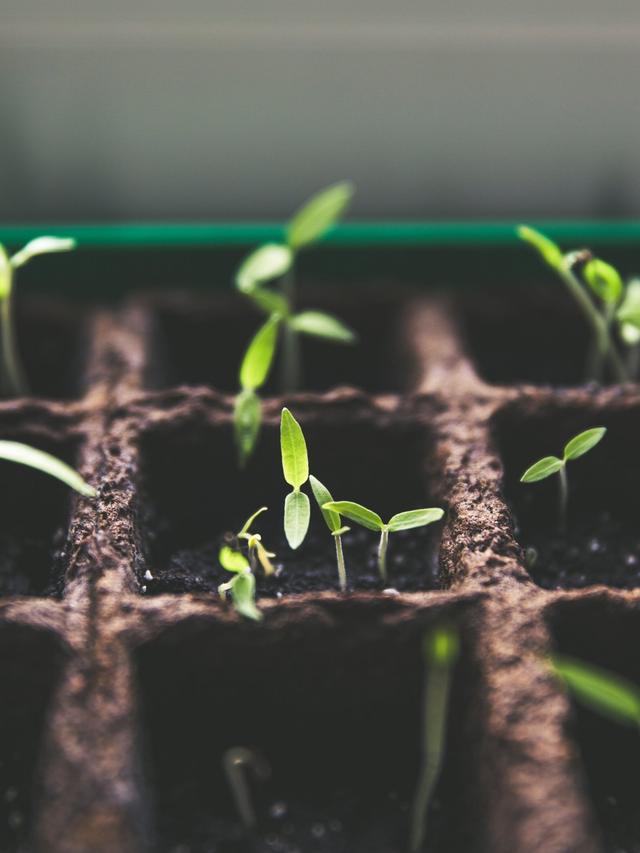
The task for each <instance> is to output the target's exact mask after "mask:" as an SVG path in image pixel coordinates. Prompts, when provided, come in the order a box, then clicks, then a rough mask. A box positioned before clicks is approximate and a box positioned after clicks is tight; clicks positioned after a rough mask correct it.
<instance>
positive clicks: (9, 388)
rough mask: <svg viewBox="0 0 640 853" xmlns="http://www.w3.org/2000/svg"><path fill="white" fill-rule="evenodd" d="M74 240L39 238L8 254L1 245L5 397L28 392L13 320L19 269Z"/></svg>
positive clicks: (0, 312) (70, 245) (69, 245)
mask: <svg viewBox="0 0 640 853" xmlns="http://www.w3.org/2000/svg"><path fill="white" fill-rule="evenodd" d="M74 247H75V241H74V240H70V239H66V238H65V239H62V238H59V237H37V238H36V239H35V240H31V241H30V242H29V243H27V245H26V246H24V247H23V248H22V249H20V251H19V252H16V254H15V255H11V256H9V255H8V254H7V252H6V250H5V248H4V246H2V245H0V337H1V351H2V374H1V381H0V386H1V388H2V392H3V393H4V394H5V395H6V396H22V395H25V394H28V393H29V384H28V382H27V379H26V376H25V373H24V369H23V367H22V363H21V360H20V356H19V354H18V345H17V338H16V329H15V319H14V298H15V278H16V270H18V269H19V268H20V267H23V266H24V265H25V264H26V263H28V261H30V260H31V258H35V257H37V256H38V255H45V254H49V253H51V252H68V251H69V250H71V249H73V248H74Z"/></svg>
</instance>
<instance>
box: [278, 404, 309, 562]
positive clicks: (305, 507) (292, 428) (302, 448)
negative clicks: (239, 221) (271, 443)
mask: <svg viewBox="0 0 640 853" xmlns="http://www.w3.org/2000/svg"><path fill="white" fill-rule="evenodd" d="M280 453H281V456H282V472H283V474H284V479H285V481H286V482H287V483H288V484H289V485H290V486H291V487H292V488H293V491H292V492H289V494H288V495H287V497H286V498H285V502H284V532H285V536H286V537H287V542H288V543H289V546H290V547H291V548H293V549H295V548H298V547H299V546H300V545H301V544H302V543H303V542H304V538H305V536H306V535H307V530H308V529H309V519H310V517H311V507H310V505H309V498H308V497H307V495H306V494H305V493H304V492H301V491H300V488H301V486H303V485H304V484H305V483H306V482H307V480H308V479H309V457H308V455H307V443H306V441H305V438H304V434H303V432H302V429H301V427H300V424H299V423H298V422H297V420H296V419H295V418H294V417H293V415H292V414H291V412H290V411H289V409H287V408H284V409H283V410H282V415H281V418H280Z"/></svg>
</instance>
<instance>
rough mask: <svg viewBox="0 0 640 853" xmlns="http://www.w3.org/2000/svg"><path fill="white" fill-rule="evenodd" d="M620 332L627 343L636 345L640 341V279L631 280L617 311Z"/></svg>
mask: <svg viewBox="0 0 640 853" xmlns="http://www.w3.org/2000/svg"><path fill="white" fill-rule="evenodd" d="M616 319H617V320H618V322H619V323H620V334H621V335H622V338H623V340H624V342H625V343H626V344H629V345H630V346H634V345H635V344H637V343H638V341H640V281H638V280H637V279H635V280H633V281H630V282H629V284H628V285H627V289H626V291H625V294H624V299H623V300H622V303H621V305H620V307H619V308H618V310H617V312H616Z"/></svg>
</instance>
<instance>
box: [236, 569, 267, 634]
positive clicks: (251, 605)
mask: <svg viewBox="0 0 640 853" xmlns="http://www.w3.org/2000/svg"><path fill="white" fill-rule="evenodd" d="M231 598H232V600H233V606H234V607H235V609H236V610H237V611H238V613H239V614H240V615H241V616H244V617H245V618H247V619H253V620H254V621H256V622H259V621H260V620H261V619H262V613H260V611H259V610H258V608H257V607H256V579H255V578H254V576H253V575H252V574H251V572H243V573H242V574H240V575H237V576H236V577H235V578H234V579H233V581H232V585H231Z"/></svg>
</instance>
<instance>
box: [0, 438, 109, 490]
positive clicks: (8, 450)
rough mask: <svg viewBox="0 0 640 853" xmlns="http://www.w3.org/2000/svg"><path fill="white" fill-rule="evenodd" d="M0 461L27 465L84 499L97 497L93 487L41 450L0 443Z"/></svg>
mask: <svg viewBox="0 0 640 853" xmlns="http://www.w3.org/2000/svg"><path fill="white" fill-rule="evenodd" d="M0 459H4V460H6V461H7V462H18V463H19V464H20V465H27V466H28V467H29V468H35V469H36V470H37V471H42V473H43V474H48V475H49V476H50V477H53V478H54V479H56V480H60V481H61V482H62V483H64V484H65V485H67V486H69V487H70V488H72V489H74V491H76V492H78V493H79V494H81V495H82V496H83V497H85V498H95V497H96V495H97V492H96V490H95V489H94V488H93V486H90V485H89V484H88V483H87V482H86V481H85V480H84V479H83V478H82V477H81V476H80V474H78V472H77V471H74V470H73V468H71V466H70V465H67V464H66V462H63V461H62V460H61V459H58V458H57V457H56V456H52V454H51V453H45V452H44V451H43V450H38V449H37V448H35V447H30V446H29V445H28V444H22V442H20V441H0Z"/></svg>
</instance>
